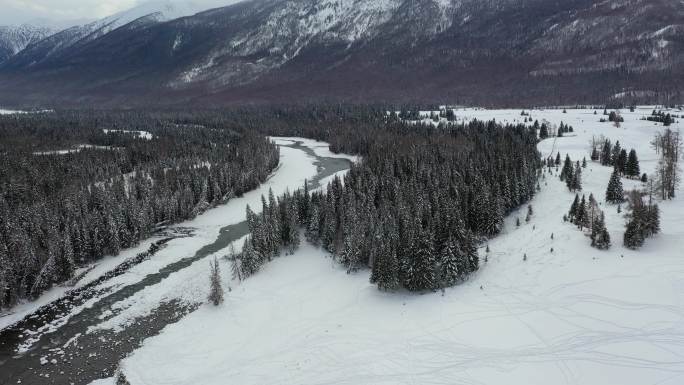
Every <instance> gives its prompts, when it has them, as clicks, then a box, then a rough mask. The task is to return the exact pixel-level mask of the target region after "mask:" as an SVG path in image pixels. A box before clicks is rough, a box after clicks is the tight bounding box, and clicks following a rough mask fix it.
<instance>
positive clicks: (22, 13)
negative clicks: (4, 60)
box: [0, 0, 237, 25]
mask: <svg viewBox="0 0 684 385" xmlns="http://www.w3.org/2000/svg"><path fill="white" fill-rule="evenodd" d="M150 1H154V0H0V25H7V24H21V23H24V22H32V21H35V20H41V21H43V22H53V23H55V24H60V25H63V24H65V23H66V24H68V23H69V22H74V23H80V22H83V21H84V20H95V19H100V18H103V17H106V16H109V15H112V14H114V13H117V12H121V11H124V10H127V9H130V8H132V7H135V6H137V5H140V4H143V3H146V2H150ZM171 2H178V3H186V4H187V3H190V4H192V5H193V7H196V9H198V10H201V9H208V8H213V7H220V6H224V5H229V4H232V3H236V2H237V0H178V1H176V0H171Z"/></svg>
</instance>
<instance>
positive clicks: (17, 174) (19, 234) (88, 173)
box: [0, 111, 279, 307]
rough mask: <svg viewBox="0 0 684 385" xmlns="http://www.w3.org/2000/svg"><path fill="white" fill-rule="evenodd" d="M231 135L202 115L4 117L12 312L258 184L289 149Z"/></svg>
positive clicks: (0, 260)
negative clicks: (87, 266)
mask: <svg viewBox="0 0 684 385" xmlns="http://www.w3.org/2000/svg"><path fill="white" fill-rule="evenodd" d="M190 122H191V123H190ZM224 128H225V126H224V125H223V124H222V122H221V118H220V116H217V115H209V114H208V115H202V114H199V113H195V114H190V113H171V112H166V113H151V112H96V111H80V112H73V111H66V112H54V113H41V114H24V115H6V116H0V307H9V306H12V305H14V304H16V303H17V302H18V301H19V300H22V299H31V298H35V297H36V296H38V295H40V294H41V293H42V292H44V291H45V290H46V289H48V288H50V287H52V286H53V285H55V284H60V283H64V282H67V281H68V280H70V279H71V278H72V277H73V276H74V272H75V270H76V269H77V268H78V267H79V266H83V265H85V264H87V263H90V262H92V261H95V260H97V259H99V258H101V257H102V256H104V255H116V254H118V253H119V251H120V250H121V249H125V248H128V247H131V246H134V245H136V244H137V243H138V242H139V241H140V240H142V239H145V238H147V237H149V236H150V235H151V234H152V233H153V232H154V231H155V230H156V229H158V228H160V227H161V226H164V225H167V224H170V223H174V222H178V221H181V220H185V219H188V218H192V217H194V216H196V215H197V214H199V213H201V212H203V211H204V210H206V209H208V208H210V207H212V206H214V205H217V204H220V203H223V202H225V201H227V200H228V199H230V198H231V197H233V196H240V195H241V194H242V193H244V192H246V191H249V190H252V189H254V188H255V187H256V186H258V185H259V184H260V183H261V182H263V181H264V180H265V179H266V178H267V176H268V175H269V174H270V172H271V171H272V170H273V169H274V168H275V167H276V166H277V165H278V161H279V152H278V149H277V147H275V146H274V145H273V144H271V143H270V142H269V141H268V140H267V139H265V138H264V137H262V136H260V135H257V134H255V133H253V132H250V131H238V130H231V129H224ZM105 130H107V131H106V132H105ZM137 131H144V132H145V133H146V134H147V135H140V134H139V133H138V132H137Z"/></svg>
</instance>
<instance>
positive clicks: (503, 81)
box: [0, 0, 684, 104]
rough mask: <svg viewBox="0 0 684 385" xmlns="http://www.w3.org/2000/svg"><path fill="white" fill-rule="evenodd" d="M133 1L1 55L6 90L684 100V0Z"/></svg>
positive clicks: (167, 96)
mask: <svg viewBox="0 0 684 385" xmlns="http://www.w3.org/2000/svg"><path fill="white" fill-rule="evenodd" d="M140 15H143V16H140ZM135 16H140V17H138V18H133V17H119V18H115V20H113V21H111V20H108V21H106V22H98V23H96V25H92V26H91V25H89V26H85V27H80V28H79V29H72V30H67V31H64V32H62V33H60V34H58V35H55V36H52V37H50V38H49V39H46V40H44V41H43V42H41V44H37V45H34V46H32V47H31V49H27V50H24V51H23V52H21V53H20V54H19V55H16V56H15V57H13V58H12V59H11V60H8V61H7V62H6V63H4V64H3V65H0V85H2V86H4V88H5V89H7V90H12V91H10V92H3V93H2V94H0V101H3V100H5V101H7V102H10V103H12V102H14V103H25V102H40V101H44V100H51V99H53V98H54V97H56V95H59V97H60V99H61V100H62V101H64V100H65V99H64V98H65V97H66V100H71V101H72V102H73V101H76V100H78V101H79V102H81V101H86V102H89V103H102V102H106V103H111V104H120V103H122V102H123V101H125V102H126V103H127V104H150V103H171V104H173V103H179V102H183V103H187V102H188V101H194V102H196V103H201V104H206V103H214V104H226V103H243V102H264V101H268V102H274V101H275V102H292V101H310V100H318V101H320V100H321V98H325V99H330V100H354V101H379V100H392V101H408V100H419V99H420V100H431V101H449V102H461V103H480V104H482V103H493V104H507V103H508V104H510V103H514V102H516V103H520V102H522V101H524V102H528V103H543V104H549V103H559V104H560V103H575V102H596V103H600V102H605V101H606V100H608V99H610V98H612V97H614V96H615V95H628V96H629V97H630V98H636V97H637V96H642V97H644V96H645V97H649V98H650V99H656V98H657V99H659V100H663V99H676V98H678V97H681V94H679V91H678V90H679V88H680V85H681V84H680V83H681V82H682V80H681V79H682V78H684V76H680V75H683V74H684V55H683V54H682V52H684V49H683V48H684V39H682V33H681V32H682V30H683V28H684V3H683V2H672V1H669V0H604V1H601V2H594V1H591V0H567V1H562V2H561V1H548V0H492V1H487V2H482V1H476V0H378V1H362V0H289V1H285V0H252V1H247V2H243V3H238V4H235V5H232V6H228V7H224V8H219V9H214V10H210V11H206V12H201V13H199V14H196V15H193V16H189V17H182V18H177V19H173V20H169V21H165V20H168V19H171V18H163V17H159V15H158V13H154V12H152V13H145V12H142V13H138V14H135ZM60 35H61V36H60ZM39 84H40V85H49V86H50V87H51V88H53V89H54V90H55V91H57V92H56V93H52V92H49V91H46V90H44V89H39V88H37V87H36V85H39ZM0 92H1V91H0ZM17 94H21V95H22V96H21V98H18V97H16V95H17Z"/></svg>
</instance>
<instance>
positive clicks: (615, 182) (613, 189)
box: [606, 169, 625, 203]
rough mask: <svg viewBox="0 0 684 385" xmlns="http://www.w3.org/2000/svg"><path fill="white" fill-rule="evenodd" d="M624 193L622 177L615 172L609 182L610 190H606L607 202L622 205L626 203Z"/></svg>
mask: <svg viewBox="0 0 684 385" xmlns="http://www.w3.org/2000/svg"><path fill="white" fill-rule="evenodd" d="M624 200H625V197H624V192H623V191H622V181H621V180H620V175H619V173H618V170H617V169H615V170H613V174H612V175H611V176H610V181H609V182H608V188H607V190H606V202H610V203H622V202H624Z"/></svg>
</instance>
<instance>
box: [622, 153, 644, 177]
mask: <svg viewBox="0 0 684 385" xmlns="http://www.w3.org/2000/svg"><path fill="white" fill-rule="evenodd" d="M640 173H641V170H640V169H639V159H637V153H636V151H634V149H631V150H630V151H629V157H628V158H627V164H626V165H625V174H626V175H627V176H628V177H630V178H638V177H639V174H640Z"/></svg>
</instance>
